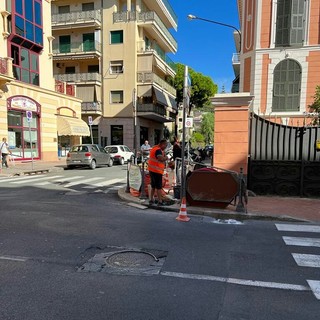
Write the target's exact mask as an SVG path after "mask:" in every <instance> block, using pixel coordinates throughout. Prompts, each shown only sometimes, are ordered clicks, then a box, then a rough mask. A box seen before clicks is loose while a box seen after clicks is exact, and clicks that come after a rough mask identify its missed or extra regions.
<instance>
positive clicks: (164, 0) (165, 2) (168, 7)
mask: <svg viewBox="0 0 320 320" xmlns="http://www.w3.org/2000/svg"><path fill="white" fill-rule="evenodd" d="M162 2H163V3H164V5H165V6H166V8H167V9H168V11H169V13H170V15H171V17H172V18H173V20H174V22H175V23H176V24H178V16H177V15H176V13H175V12H174V11H173V8H172V7H171V5H170V3H169V1H168V0H162Z"/></svg>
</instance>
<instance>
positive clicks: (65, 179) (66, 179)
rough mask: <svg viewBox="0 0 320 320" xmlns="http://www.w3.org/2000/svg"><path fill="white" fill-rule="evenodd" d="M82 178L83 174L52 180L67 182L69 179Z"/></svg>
mask: <svg viewBox="0 0 320 320" xmlns="http://www.w3.org/2000/svg"><path fill="white" fill-rule="evenodd" d="M81 178H84V176H73V177H67V178H63V179H58V180H54V181H53V182H69V181H71V180H76V179H81Z"/></svg>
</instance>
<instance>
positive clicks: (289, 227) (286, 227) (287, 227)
mask: <svg viewBox="0 0 320 320" xmlns="http://www.w3.org/2000/svg"><path fill="white" fill-rule="evenodd" d="M276 227H277V229H278V231H296V232H319V233H320V226H311V225H306V224H280V223H279V224H278V223H277V224H276Z"/></svg>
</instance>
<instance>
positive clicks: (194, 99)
mask: <svg viewBox="0 0 320 320" xmlns="http://www.w3.org/2000/svg"><path fill="white" fill-rule="evenodd" d="M184 68H185V66H184V65H183V64H181V63H177V73H176V76H175V78H174V87H175V88H176V90H177V102H178V103H181V102H183V84H184ZM188 71H189V75H190V78H191V97H190V104H192V105H194V106H195V107H198V108H202V107H204V106H208V105H210V104H211V102H210V98H211V97H213V96H214V95H215V93H217V91H218V86H217V85H216V84H215V83H214V82H213V81H212V79H211V78H210V77H208V76H205V75H203V74H202V73H200V72H196V71H194V70H192V69H191V68H188Z"/></svg>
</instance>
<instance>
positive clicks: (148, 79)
mask: <svg viewBox="0 0 320 320" xmlns="http://www.w3.org/2000/svg"><path fill="white" fill-rule="evenodd" d="M137 81H138V83H150V84H152V83H157V84H158V85H159V86H160V87H161V88H163V89H164V90H167V91H168V92H169V93H171V94H172V95H174V96H176V94H177V92H176V89H175V88H174V87H172V86H171V85H170V84H169V83H168V82H166V81H165V80H163V79H161V78H160V77H159V76H158V75H156V74H155V73H153V72H138V74H137Z"/></svg>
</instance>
